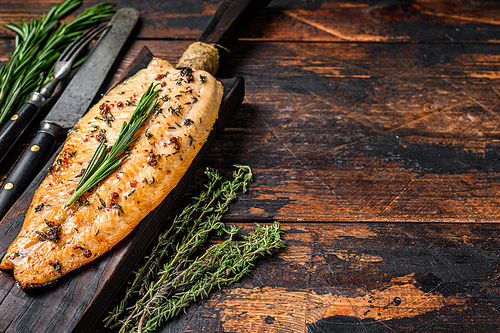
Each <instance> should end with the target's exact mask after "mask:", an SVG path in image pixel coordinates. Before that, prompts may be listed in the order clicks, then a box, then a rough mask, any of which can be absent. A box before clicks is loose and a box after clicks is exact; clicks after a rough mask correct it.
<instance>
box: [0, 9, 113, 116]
mask: <svg viewBox="0 0 500 333" xmlns="http://www.w3.org/2000/svg"><path fill="white" fill-rule="evenodd" d="M82 2H83V1H82V0H65V1H63V2H61V3H59V4H56V5H54V6H53V7H52V8H51V9H50V10H49V11H48V12H47V13H45V14H44V15H43V17H42V18H41V19H34V20H32V21H31V22H30V23H27V22H25V21H22V22H21V24H19V23H16V22H10V23H8V24H4V26H5V27H6V28H9V29H10V30H12V31H14V32H15V33H16V37H15V44H14V51H13V52H12V54H11V56H10V59H9V61H8V62H7V63H6V64H5V65H4V66H3V67H2V68H1V69H0V124H3V123H5V122H6V121H7V119H9V118H10V117H11V116H12V114H13V113H14V112H15V111H16V110H18V109H19V108H20V107H21V105H22V104H23V103H24V102H25V101H26V100H27V99H28V97H29V94H30V93H31V92H33V91H38V90H40V89H41V87H43V85H44V84H46V83H47V82H48V81H49V80H50V79H51V78H52V76H53V66H54V64H55V62H56V60H57V58H58V57H59V55H60V54H61V53H62V52H63V51H64V50H65V49H66V47H68V46H69V44H71V42H72V41H73V40H75V39H76V38H78V37H79V36H80V35H81V34H82V33H83V32H84V31H85V30H86V29H87V28H89V27H90V26H92V25H94V24H95V23H97V22H98V21H99V20H100V19H102V18H105V17H108V16H111V15H113V14H114V12H115V11H114V10H113V9H112V8H111V6H112V4H113V3H112V2H103V3H100V4H98V5H96V6H94V7H91V8H89V9H87V10H85V11H84V12H83V13H81V14H80V15H78V16H77V17H76V18H75V19H74V20H73V21H72V22H70V23H67V24H66V23H64V22H63V23H61V24H59V23H60V22H59V21H60V20H61V19H62V18H64V17H65V16H67V15H68V14H69V13H71V12H72V11H73V10H75V9H76V8H77V7H78V6H80V5H81V4H82ZM80 60H82V59H80ZM80 63H81V61H80V62H77V63H75V66H78V65H79V64H80Z"/></svg>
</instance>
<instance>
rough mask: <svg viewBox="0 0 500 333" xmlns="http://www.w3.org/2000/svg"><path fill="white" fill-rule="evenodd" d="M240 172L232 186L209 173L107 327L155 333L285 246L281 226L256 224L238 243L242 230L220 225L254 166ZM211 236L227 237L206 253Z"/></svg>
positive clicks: (137, 276) (150, 257) (159, 243)
mask: <svg viewBox="0 0 500 333" xmlns="http://www.w3.org/2000/svg"><path fill="white" fill-rule="evenodd" d="M236 167H237V170H236V171H235V172H234V173H233V180H232V181H222V177H221V176H220V174H219V173H218V172H217V171H216V170H214V169H211V168H207V170H206V172H205V174H206V175H207V176H208V179H209V181H208V184H207V185H206V186H205V187H206V190H205V191H203V192H202V193H200V195H199V196H198V197H193V202H192V203H191V204H190V205H188V206H187V207H185V208H184V210H183V211H182V212H181V213H180V214H179V215H178V216H176V218H175V219H174V221H173V223H172V225H171V226H170V228H169V229H168V230H167V231H165V232H164V233H162V234H161V235H160V237H159V239H158V244H156V246H155V247H154V248H153V249H152V251H151V253H150V254H149V255H148V256H147V257H146V258H147V262H146V263H145V264H144V265H143V266H142V267H141V268H140V269H139V271H137V272H136V273H135V276H134V277H133V280H132V281H131V283H130V286H129V287H128V289H127V291H126V295H125V297H124V299H123V300H122V301H121V302H120V304H119V305H117V306H116V307H115V308H114V310H113V312H112V313H111V314H110V316H109V317H108V318H107V323H106V326H111V327H112V328H114V327H115V326H118V325H120V326H121V328H120V330H119V332H120V333H124V332H152V331H154V330H155V329H157V328H158V327H160V326H161V324H162V323H163V322H164V321H166V320H168V319H169V318H172V317H173V316H175V315H177V314H178V313H179V312H180V311H182V310H183V309H185V308H186V307H187V306H188V305H189V304H191V303H192V302H194V301H195V300H198V299H200V298H204V297H207V295H208V294H209V292H210V291H212V290H215V289H216V288H217V287H220V286H223V285H229V284H231V283H234V282H236V281H238V280H239V279H241V278H242V277H243V276H244V275H245V274H247V273H248V272H249V270H250V267H252V266H253V261H254V260H256V259H257V257H258V256H260V255H265V254H266V253H270V251H271V250H273V249H278V248H281V247H283V246H285V244H284V242H283V240H282V239H281V234H282V233H283V229H281V228H280V226H279V223H277V222H275V223H273V224H272V225H268V226H260V225H257V227H256V228H255V229H254V230H253V233H252V234H251V235H248V236H243V239H242V240H237V239H236V238H237V237H238V236H237V232H238V231H239V229H238V228H236V227H234V226H233V227H230V228H226V226H225V225H224V223H222V222H221V219H222V215H223V214H224V213H225V212H226V211H227V210H228V208H229V204H230V203H231V202H232V201H233V200H234V199H235V198H236V193H237V192H238V191H239V190H242V191H243V192H246V190H247V185H248V183H249V182H250V181H251V180H252V172H251V169H250V167H248V166H242V165H236ZM211 232H217V233H218V234H219V235H221V236H226V237H227V238H226V240H225V241H223V242H222V243H217V244H215V245H212V246H210V247H209V248H208V249H203V248H204V247H206V245H207V244H206V241H207V239H208V238H209V234H210V233H211ZM113 322H116V323H115V324H114V325H111V323H113Z"/></svg>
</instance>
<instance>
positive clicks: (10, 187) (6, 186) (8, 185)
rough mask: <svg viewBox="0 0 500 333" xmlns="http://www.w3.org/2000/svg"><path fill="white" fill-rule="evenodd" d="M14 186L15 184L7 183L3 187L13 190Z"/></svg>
mask: <svg viewBox="0 0 500 333" xmlns="http://www.w3.org/2000/svg"><path fill="white" fill-rule="evenodd" d="M13 187H14V184H12V183H7V184H5V185H4V186H3V188H4V189H6V190H11V189H12V188H13Z"/></svg>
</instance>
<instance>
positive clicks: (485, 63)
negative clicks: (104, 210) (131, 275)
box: [0, 0, 500, 333]
mask: <svg viewBox="0 0 500 333" xmlns="http://www.w3.org/2000/svg"><path fill="white" fill-rule="evenodd" d="M98 2H99V1H98V0H88V1H85V4H84V5H83V6H82V8H81V9H79V10H80V11H81V10H83V9H84V8H87V7H90V6H91V5H93V4H96V3H98ZM30 3H31V4H32V5H31V6H29V8H26V7H27V6H25V5H24V3H21V2H19V1H14V2H13V3H11V2H10V1H9V2H7V1H3V0H2V1H0V23H4V22H7V21H9V20H10V19H17V17H18V16H20V15H22V16H23V17H26V18H33V17H36V16H37V15H39V14H40V13H41V12H42V11H45V10H47V9H48V8H49V6H50V4H51V2H50V1H45V0H43V1H40V0H36V1H30ZM219 3H220V1H219V0H187V1H182V2H178V1H167V0H164V1H159V0H152V1H146V2H145V1H137V0H120V1H118V2H117V8H121V7H126V6H132V7H136V8H138V9H139V10H140V13H141V22H140V25H139V29H138V30H137V32H136V34H135V35H134V38H135V40H134V42H133V43H132V44H131V45H130V48H129V49H128V51H127V53H126V54H124V55H123V57H122V58H121V61H120V62H119V63H118V64H117V66H116V68H115V74H114V77H113V78H110V79H109V81H108V83H107V84H108V87H109V85H111V84H112V82H113V81H114V80H115V79H116V78H117V77H118V76H119V75H120V74H121V73H122V72H123V71H124V69H125V68H126V66H127V65H128V64H129V63H130V62H131V61H132V59H133V58H134V56H135V54H137V52H139V50H141V49H142V47H143V46H147V47H148V48H149V49H150V50H151V51H152V52H153V53H154V54H155V55H158V56H160V57H162V58H164V59H167V60H169V61H171V62H175V61H176V60H177V59H178V58H179V57H180V55H181V54H182V52H183V51H184V50H185V48H186V47H187V46H188V45H189V44H190V43H191V42H192V41H194V40H195V39H196V38H197V37H198V36H199V34H200V32H201V31H202V30H203V28H204V27H205V25H206V24H207V23H208V21H209V20H210V18H211V16H212V15H213V14H214V13H215V11H216V9H217V7H218V5H219ZM499 9H500V4H499V3H498V2H497V1H466V0H459V1H446V0H439V1H428V0H413V1H403V0H389V1H370V0H359V1H348V0H344V1H326V0H321V1H309V0H306V1H297V0H274V1H272V2H271V3H270V5H269V6H268V7H267V8H266V9H265V10H264V11H263V12H262V13H261V14H260V15H259V16H257V17H256V18H255V20H254V21H253V22H252V24H251V25H250V26H249V27H248V29H246V30H245V31H244V32H242V35H241V38H240V40H239V43H237V44H236V46H235V48H234V49H233V50H232V51H231V53H230V54H229V55H228V57H227V59H226V61H225V62H224V63H223V64H221V68H220V70H219V74H218V75H219V76H220V77H233V76H235V75H241V76H243V77H244V78H245V87H246V95H245V96H246V97H245V100H244V103H243V104H242V106H241V107H240V108H239V110H238V112H237V113H236V115H235V116H234V117H233V118H232V119H231V120H230V122H229V123H228V126H227V127H226V128H225V130H224V131H223V132H222V133H221V136H220V139H219V140H218V141H217V142H216V144H215V145H214V147H213V149H212V150H211V151H210V153H209V154H208V155H207V156H206V159H205V160H204V162H203V163H202V165H201V167H200V168H199V169H198V170H197V172H196V176H195V178H194V179H193V182H192V183H191V184H190V185H189V186H188V189H187V194H186V196H185V197H184V198H182V199H181V200H182V201H181V202H185V200H186V199H187V197H189V196H190V195H191V194H194V193H198V191H199V187H198V184H199V180H200V179H201V178H202V177H203V175H202V170H203V169H204V167H205V166H212V167H214V168H217V169H219V170H221V172H222V173H223V174H226V175H227V174H229V173H230V172H231V170H232V165H233V164H234V163H240V164H248V165H250V166H251V167H252V168H253V171H254V174H255V181H254V183H253V184H252V185H251V189H250V192H249V193H248V194H247V195H244V196H241V197H239V199H238V200H237V201H236V202H235V203H234V204H233V205H232V206H231V209H230V211H229V212H228V214H227V215H226V217H225V221H226V222H227V223H229V224H232V223H236V224H237V225H239V226H242V227H244V228H245V230H249V229H250V228H251V226H252V223H253V222H254V221H258V222H262V223H267V222H271V221H273V220H278V221H280V222H282V224H283V226H284V227H285V229H286V234H285V238H286V241H287V248H286V249H285V250H284V251H281V252H279V253H277V254H276V255H274V256H273V257H271V258H265V259H263V260H261V261H259V263H258V265H257V267H256V268H255V269H254V271H253V272H252V273H251V274H250V275H249V276H248V277H246V278H245V279H243V280H242V281H241V282H240V283H238V284H236V285H234V286H231V287H229V288H224V289H223V290H222V291H219V292H216V293H214V294H212V295H211V296H210V298H209V299H207V300H205V301H201V302H198V303H196V304H195V305H193V306H192V307H191V308H190V309H189V310H188V313H187V314H186V315H183V316H180V317H179V318H177V319H175V320H173V321H171V322H169V323H168V324H167V325H165V326H164V327H163V328H162V329H161V330H160V332H162V333H166V332H248V331H256V332H273V333H274V332H287V333H288V332H312V333H319V332H337V331H338V332H432V331H436V332H454V331H455V332H457V331H458V332H495V331H498V327H499V326H500V323H499V321H498V309H499V308H500V296H499V295H500V294H499V286H498V276H499V275H498V274H499V267H500V262H499V258H500V257H499V252H498V249H499V248H500V247H499V245H500V244H499V238H498V236H499V224H498V223H499V222H500V219H499V216H500V200H499V199H498V198H499V197H500V196H499V188H500V187H499V185H500V184H499V182H500V177H499V175H500V168H499V165H500V155H499V148H500V147H499V143H500V141H499V140H500V136H499V135H500V133H499V131H498V128H499V126H498V123H499V120H500V119H499V118H500V116H499V114H500V113H499V104H498V101H499V96H500V87H499V83H500V81H499V79H500V77H499V74H498V64H499V60H500V59H499V57H500V56H499V55H500V49H499V47H500V46H499V37H498V36H500V34H499V32H500V31H499V27H500V24H499V23H500V10H499ZM12 47H13V46H12V34H11V33H10V32H9V31H8V30H6V29H5V28H4V27H0V48H1V50H2V51H1V52H0V61H5V60H6V59H7V58H8V53H9V52H10V51H11V50H12ZM35 130H36V128H34V129H33V130H32V131H35ZM29 135H30V134H29V133H27V134H26V136H27V137H29ZM28 141H29V140H26V141H24V142H28ZM16 149H17V150H16V151H21V149H22V142H21V144H20V145H18V147H16ZM15 156H16V155H15V154H13V159H15ZM9 163H12V162H5V161H4V162H2V164H1V165H0V175H4V174H5V173H6V171H7V170H8V168H9V167H10V164H9ZM116 251H120V248H117V249H116ZM106 260H107V259H105V258H103V262H102V265H107V261H106ZM92 274H93V272H92V271H88V272H87V271H85V272H84V273H83V276H85V279H86V281H89V282H90V283H97V284H98V283H99V282H95V280H92V279H93V278H95V279H97V277H95V276H94V275H92ZM103 274H104V275H105V274H111V272H110V271H104V273H103ZM6 279H7V278H6V277H5V275H4V274H0V280H1V281H0V282H2V283H9V282H8V281H7V280H6ZM71 281H73V280H68V282H66V283H70V282H71ZM73 283H75V282H73ZM81 286H82V285H80V284H78V285H76V286H69V285H68V284H61V285H60V286H59V287H58V288H61V289H64V288H74V290H79V289H78V287H80V288H82V287H81ZM61 293H62V292H61ZM75 295H76V293H75ZM6 297H9V298H10V299H12V300H14V303H13V304H15V306H13V307H12V309H9V310H11V311H7V312H0V313H4V315H2V316H0V324H1V323H2V322H7V321H9V320H11V319H12V317H13V316H17V314H18V313H19V312H22V313H25V314H26V315H28V314H29V313H30V312H33V313H39V314H43V318H44V319H43V320H44V321H46V322H50V323H51V325H54V326H55V325H57V324H56V323H58V322H63V323H66V322H71V314H70V313H71V312H68V313H65V314H61V313H54V312H50V310H49V309H45V308H44V307H43V305H44V304H45V303H44V302H47V301H46V300H44V298H43V297H39V296H37V297H36V300H37V301H36V302H35V303H33V305H32V306H30V307H27V306H26V305H24V304H25V303H23V302H24V301H23V300H24V299H25V298H26V297H28V296H26V294H23V293H22V292H18V293H16V294H5V293H1V292H0V298H6ZM66 301H67V302H71V299H70V298H68V299H66ZM0 310H4V309H0ZM72 311H78V309H73V310H72ZM103 316H104V314H103ZM23 324H24V323H23V322H22V321H19V325H20V326H19V327H20V329H21V328H22V329H24V331H26V330H29V328H30V327H27V326H26V325H25V326H23ZM94 332H109V331H108V330H105V329H104V328H103V327H101V326H97V327H95V329H94Z"/></svg>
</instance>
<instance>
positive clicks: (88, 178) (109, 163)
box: [66, 83, 160, 206]
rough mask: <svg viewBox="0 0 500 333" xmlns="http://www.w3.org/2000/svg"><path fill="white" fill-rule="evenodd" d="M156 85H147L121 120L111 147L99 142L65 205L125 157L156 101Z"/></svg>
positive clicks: (157, 91)
mask: <svg viewBox="0 0 500 333" xmlns="http://www.w3.org/2000/svg"><path fill="white" fill-rule="evenodd" d="M157 86H158V84H153V83H151V84H150V85H149V87H148V89H147V90H146V92H145V93H144V95H143V96H142V97H141V99H140V101H139V103H138V105H137V107H136V109H135V110H134V112H133V113H132V116H131V117H130V119H129V121H128V122H126V121H125V122H123V125H122V128H121V130H120V133H119V134H118V138H117V139H116V141H115V143H114V144H113V146H112V147H111V149H108V147H107V146H106V143H105V140H102V141H101V142H100V144H99V146H98V147H97V149H96V151H95V152H94V155H93V156H92V158H91V159H90V162H89V164H88V166H87V168H86V169H85V172H84V173H83V175H82V177H81V178H80V181H79V182H78V184H77V186H76V188H75V192H74V193H73V195H72V196H71V198H70V199H69V200H68V202H67V203H66V206H71V205H72V204H73V202H75V201H76V200H78V198H80V197H81V196H82V195H83V194H84V193H85V192H87V191H88V190H90V189H91V188H92V187H93V186H94V185H96V184H97V183H99V182H100V181H101V180H103V179H104V178H106V177H107V176H108V175H109V174H110V173H111V172H113V171H114V170H116V168H118V166H119V165H120V164H121V163H122V162H123V160H124V159H125V158H126V157H127V149H128V147H129V146H130V145H131V144H132V143H133V142H134V141H135V140H137V139H138V138H139V136H136V137H134V135H135V133H136V132H137V130H138V129H139V127H140V126H141V125H142V123H143V122H144V121H145V120H146V119H147V118H148V116H149V114H150V113H151V111H152V110H153V109H154V108H155V106H156V104H157V103H158V99H157V97H158V93H159V92H160V89H156V87H157Z"/></svg>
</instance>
